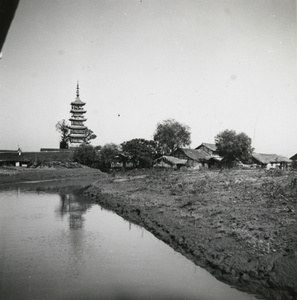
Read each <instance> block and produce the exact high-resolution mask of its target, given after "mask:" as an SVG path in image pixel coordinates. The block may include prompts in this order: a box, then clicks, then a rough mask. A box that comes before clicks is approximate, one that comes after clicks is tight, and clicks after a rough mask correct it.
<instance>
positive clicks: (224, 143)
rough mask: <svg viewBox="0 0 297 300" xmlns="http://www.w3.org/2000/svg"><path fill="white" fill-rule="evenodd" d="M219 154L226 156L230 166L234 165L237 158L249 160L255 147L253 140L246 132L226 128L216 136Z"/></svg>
mask: <svg viewBox="0 0 297 300" xmlns="http://www.w3.org/2000/svg"><path fill="white" fill-rule="evenodd" d="M215 144H216V147H217V151H218V154H219V155H220V156H222V157H223V158H224V161H225V163H226V164H227V165H228V166H232V165H233V164H234V162H235V161H236V160H240V161H243V162H247V161H249V158H250V157H251V155H252V152H253V150H254V149H253V148H252V146H251V144H252V140H251V139H250V138H249V137H248V136H247V135H246V134H245V133H239V134H236V132H235V131H234V130H228V129H227V130H225V131H223V132H221V133H219V134H218V135H217V136H216V137H215Z"/></svg>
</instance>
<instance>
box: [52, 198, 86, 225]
mask: <svg viewBox="0 0 297 300" xmlns="http://www.w3.org/2000/svg"><path fill="white" fill-rule="evenodd" d="M60 198H61V199H60V200H61V201H60V207H59V209H58V210H57V213H58V214H59V215H60V216H61V217H62V218H63V217H64V216H65V215H66V216H69V227H70V228H72V229H77V228H82V226H83V221H84V218H83V214H84V213H85V212H86V211H87V210H88V209H89V208H90V207H91V206H92V204H91V203H89V202H87V200H86V199H84V198H82V197H78V196H76V195H72V194H63V195H60Z"/></svg>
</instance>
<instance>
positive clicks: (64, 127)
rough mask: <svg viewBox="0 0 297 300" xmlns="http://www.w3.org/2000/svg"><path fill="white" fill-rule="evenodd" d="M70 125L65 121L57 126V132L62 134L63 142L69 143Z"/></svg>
mask: <svg viewBox="0 0 297 300" xmlns="http://www.w3.org/2000/svg"><path fill="white" fill-rule="evenodd" d="M68 126H69V125H68V123H67V122H66V121H65V120H64V119H63V120H61V121H59V122H58V123H57V124H56V130H57V131H58V132H59V133H60V134H61V142H68V140H69V132H70V130H69V127H68Z"/></svg>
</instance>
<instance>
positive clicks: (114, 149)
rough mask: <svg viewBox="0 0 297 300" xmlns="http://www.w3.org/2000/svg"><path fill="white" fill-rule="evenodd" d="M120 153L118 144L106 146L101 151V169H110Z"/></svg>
mask: <svg viewBox="0 0 297 300" xmlns="http://www.w3.org/2000/svg"><path fill="white" fill-rule="evenodd" d="M118 153H119V147H118V146H117V145H116V144H113V143H110V144H105V145H104V146H103V147H102V148H101V150H100V168H101V169H102V170H107V169H110V168H111V163H112V161H113V160H114V157H115V156H116V155H118Z"/></svg>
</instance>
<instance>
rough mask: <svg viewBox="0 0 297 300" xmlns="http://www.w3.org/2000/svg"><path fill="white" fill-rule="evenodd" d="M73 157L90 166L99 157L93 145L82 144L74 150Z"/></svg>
mask: <svg viewBox="0 0 297 300" xmlns="http://www.w3.org/2000/svg"><path fill="white" fill-rule="evenodd" d="M73 158H74V161H76V162H78V163H80V164H82V165H86V166H89V167H90V166H91V165H92V164H93V163H94V162H95V161H96V160H97V159H98V155H97V151H96V150H95V148H94V147H93V146H92V145H88V144H81V145H80V146H79V147H77V148H76V149H75V150H74V153H73Z"/></svg>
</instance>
